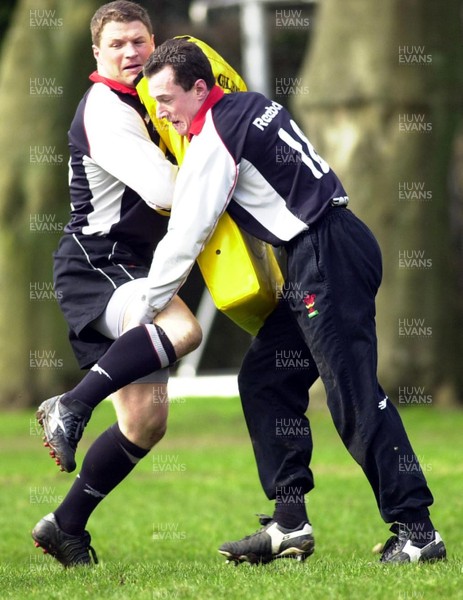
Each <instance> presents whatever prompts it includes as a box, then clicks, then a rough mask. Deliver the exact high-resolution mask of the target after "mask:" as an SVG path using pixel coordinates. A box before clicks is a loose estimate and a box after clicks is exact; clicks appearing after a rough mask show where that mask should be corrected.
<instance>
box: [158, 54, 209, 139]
mask: <svg viewBox="0 0 463 600" xmlns="http://www.w3.org/2000/svg"><path fill="white" fill-rule="evenodd" d="M174 80H175V74H174V71H173V69H172V67H170V66H166V67H164V68H163V69H162V70H161V71H159V72H158V73H155V74H154V75H151V77H150V78H149V80H148V90H149V93H150V96H152V97H153V98H154V99H155V100H156V102H157V107H156V115H157V117H158V118H159V119H167V120H168V121H170V122H171V123H172V125H173V126H174V128H175V130H176V131H177V133H179V134H180V135H187V134H188V132H189V130H190V126H191V122H192V121H193V119H194V118H195V116H196V113H197V112H198V110H199V109H200V107H201V105H202V104H203V102H204V100H205V99H206V97H207V95H208V93H209V92H208V89H207V86H206V83H205V82H204V80H203V79H198V81H196V83H195V84H194V86H193V87H192V88H191V90H188V92H185V90H184V89H183V88H182V87H181V86H180V85H178V84H176V83H175V81H174Z"/></svg>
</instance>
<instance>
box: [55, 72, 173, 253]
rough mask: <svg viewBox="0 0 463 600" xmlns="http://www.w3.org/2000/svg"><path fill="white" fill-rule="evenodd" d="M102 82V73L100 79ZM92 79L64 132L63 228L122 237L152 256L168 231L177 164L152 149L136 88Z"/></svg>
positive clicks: (152, 136) (151, 131)
mask: <svg viewBox="0 0 463 600" xmlns="http://www.w3.org/2000/svg"><path fill="white" fill-rule="evenodd" d="M101 79H103V78H101ZM113 85H114V84H113V83H112V82H108V83H104V82H103V81H97V82H96V83H94V84H93V85H92V87H91V88H90V89H89V90H88V91H87V92H86V94H85V95H84V97H83V98H82V100H81V102H80V104H79V106H78V108H77V111H76V114H75V117H74V119H73V121H72V124H71V127H70V131H69V147H70V161H69V187H70V194H71V219H70V221H69V223H68V224H67V226H66V227H65V232H66V233H77V234H83V235H95V236H105V237H108V238H110V239H111V240H114V241H123V242H124V243H125V244H127V245H129V246H131V247H132V248H133V250H134V252H136V253H140V254H141V255H142V256H148V255H150V259H151V255H152V253H153V251H154V247H155V245H156V243H157V242H158V241H159V239H160V238H161V237H162V236H163V235H164V233H165V231H166V228H167V219H166V218H165V217H163V216H161V215H160V214H158V213H157V212H156V209H157V210H160V209H169V208H170V206H171V204H172V197H173V190H174V182H175V177H176V175H177V170H178V167H176V166H174V165H173V164H172V163H171V162H169V161H168V160H167V159H166V157H165V156H164V154H163V152H162V151H161V150H160V149H159V147H158V146H157V143H158V142H159V135H158V134H157V132H156V131H155V130H154V128H153V127H152V125H151V122H150V121H149V119H148V117H147V116H146V117H145V115H146V110H145V108H144V107H143V105H142V104H141V102H140V100H139V99H138V96H137V95H136V92H135V93H134V90H131V89H129V88H126V90H123V89H122V86H119V89H118V88H117V84H116V88H114V87H112V86H113Z"/></svg>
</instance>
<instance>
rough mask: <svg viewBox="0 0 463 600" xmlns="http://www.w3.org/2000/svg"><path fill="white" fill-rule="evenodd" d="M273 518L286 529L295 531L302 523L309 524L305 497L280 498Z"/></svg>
mask: <svg viewBox="0 0 463 600" xmlns="http://www.w3.org/2000/svg"><path fill="white" fill-rule="evenodd" d="M272 518H273V520H274V521H276V522H277V523H278V525H281V527H284V528H285V529H295V528H296V527H298V526H299V525H301V523H309V517H308V516H307V510H306V506H305V500H304V497H303V496H302V497H301V498H299V497H295V496H285V497H284V498H281V497H280V498H279V499H278V500H277V502H276V503H275V512H274V513H273V517H272Z"/></svg>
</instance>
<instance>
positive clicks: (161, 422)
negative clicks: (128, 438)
mask: <svg viewBox="0 0 463 600" xmlns="http://www.w3.org/2000/svg"><path fill="white" fill-rule="evenodd" d="M166 432H167V415H153V416H152V417H151V418H148V419H146V420H145V421H144V423H143V426H142V427H141V428H140V429H139V431H138V437H139V440H140V441H142V442H143V444H141V445H143V446H144V447H149V448H152V447H153V446H155V445H156V444H157V443H158V442H160V441H161V440H162V438H163V437H164V436H165V434H166Z"/></svg>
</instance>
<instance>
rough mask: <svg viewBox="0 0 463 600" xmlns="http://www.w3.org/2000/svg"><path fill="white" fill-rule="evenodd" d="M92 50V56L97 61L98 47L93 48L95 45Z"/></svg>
mask: <svg viewBox="0 0 463 600" xmlns="http://www.w3.org/2000/svg"><path fill="white" fill-rule="evenodd" d="M92 50H93V56H94V57H95V60H98V56H99V55H100V49H99V48H98V46H95V44H93V45H92Z"/></svg>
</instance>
